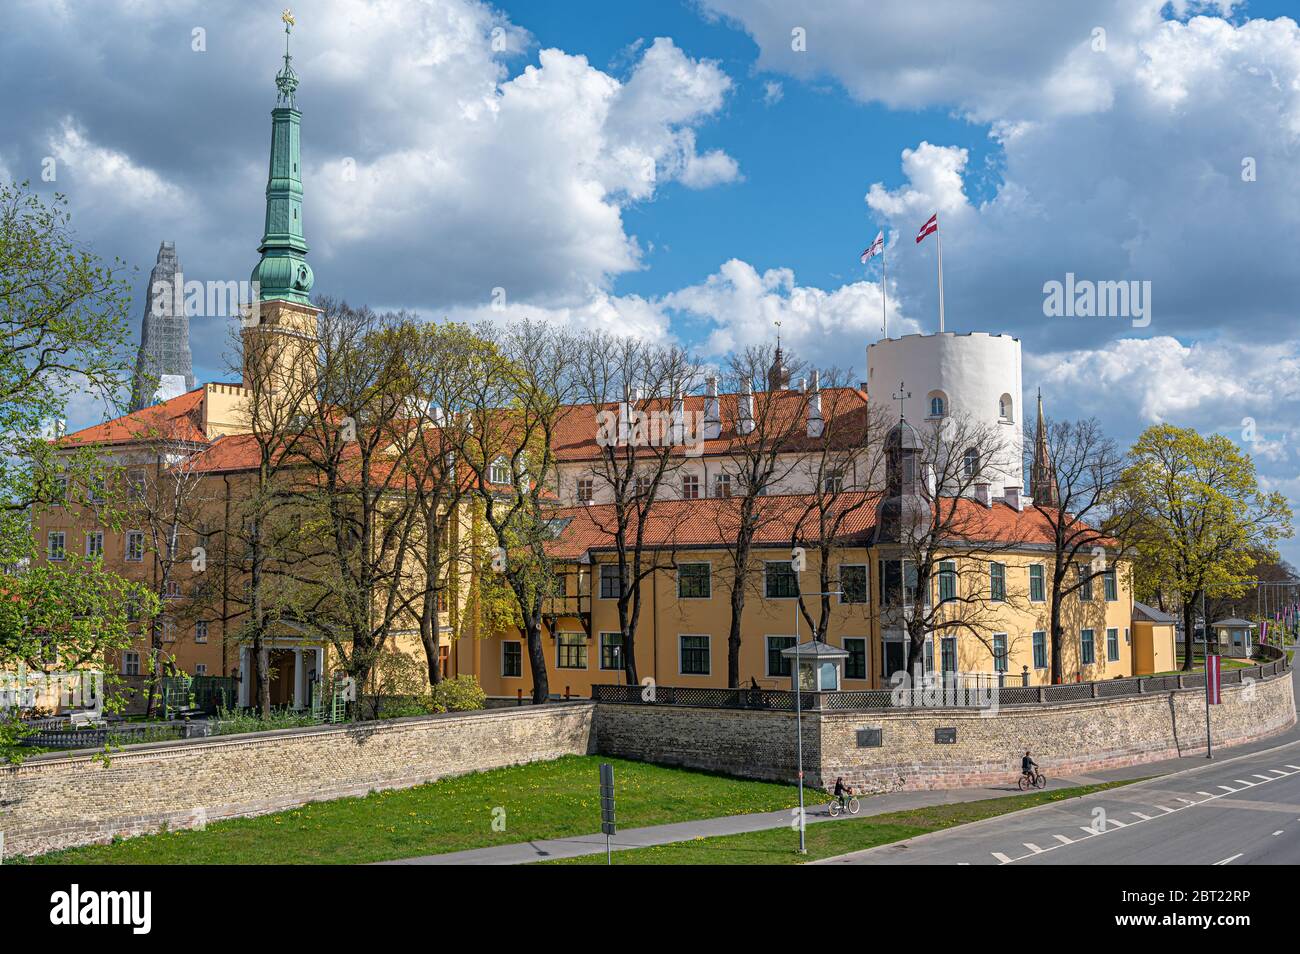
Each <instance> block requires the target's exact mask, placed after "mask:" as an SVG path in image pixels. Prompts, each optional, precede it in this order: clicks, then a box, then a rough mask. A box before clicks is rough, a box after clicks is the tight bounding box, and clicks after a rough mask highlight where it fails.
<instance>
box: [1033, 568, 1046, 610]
mask: <svg viewBox="0 0 1300 954" xmlns="http://www.w3.org/2000/svg"><path fill="white" fill-rule="evenodd" d="M1045 574H1046V570H1045V569H1044V568H1043V564H1041V563H1031V564H1029V600H1030V602H1032V603H1046V602H1047V582H1046V575H1045Z"/></svg>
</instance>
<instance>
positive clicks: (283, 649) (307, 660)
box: [239, 637, 325, 709]
mask: <svg viewBox="0 0 1300 954" xmlns="http://www.w3.org/2000/svg"><path fill="white" fill-rule="evenodd" d="M267 655H268V656H269V658H270V669H271V705H273V706H289V707H290V708H293V709H305V708H307V706H308V705H309V704H310V702H311V700H310V698H309V696H310V691H311V683H312V682H313V681H314V680H316V679H318V678H320V675H321V673H323V672H324V670H325V650H324V648H323V647H321V646H309V645H306V644H304V643H303V642H302V641H300V640H295V639H292V638H283V637H282V638H277V639H274V640H272V641H271V645H270V647H269V648H268V650H267ZM256 665H257V660H256V658H255V657H254V655H253V651H252V647H250V646H248V645H242V646H240V647H239V705H240V706H241V707H247V706H250V705H252V704H253V702H252V694H253V683H254V677H253V674H254V671H255V669H256Z"/></svg>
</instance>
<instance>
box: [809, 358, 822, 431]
mask: <svg viewBox="0 0 1300 954" xmlns="http://www.w3.org/2000/svg"><path fill="white" fill-rule="evenodd" d="M824 427H825V422H823V421H822V391H821V375H820V373H819V372H817V371H816V370H814V371H813V373H812V385H811V387H809V389H808V436H809V437H821V436H822V429H823V428H824Z"/></svg>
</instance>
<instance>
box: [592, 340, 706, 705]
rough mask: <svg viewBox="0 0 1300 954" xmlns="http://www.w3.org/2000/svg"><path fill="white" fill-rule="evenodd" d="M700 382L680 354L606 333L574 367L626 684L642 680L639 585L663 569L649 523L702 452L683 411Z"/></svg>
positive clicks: (691, 363) (687, 358) (690, 363)
mask: <svg viewBox="0 0 1300 954" xmlns="http://www.w3.org/2000/svg"><path fill="white" fill-rule="evenodd" d="M698 376H699V366H698V365H697V363H696V362H695V361H694V359H692V358H691V357H690V356H689V355H687V354H686V352H684V351H682V350H681V349H680V348H677V347H675V346H663V345H658V344H654V343H650V342H645V341H641V340H639V339H636V338H624V337H618V336H615V335H610V334H606V333H604V332H597V333H595V334H592V335H588V336H586V337H585V338H584V339H583V340H582V341H581V343H580V351H579V355H578V358H577V360H576V361H575V365H574V384H575V387H574V397H575V399H576V400H577V401H578V402H579V404H578V406H577V407H576V408H573V409H572V410H571V411H570V413H574V414H582V415H586V414H590V415H591V417H592V424H593V425H594V426H595V428H596V434H597V438H596V443H597V446H598V447H599V456H598V457H597V458H596V459H595V460H594V461H592V463H591V474H592V475H593V480H594V481H595V485H596V487H598V488H600V490H601V491H603V493H601V494H600V496H601V498H602V499H608V501H609V503H610V506H609V508H608V509H607V510H604V511H602V514H607V515H608V518H607V519H605V518H603V517H595V516H593V518H592V519H593V521H594V522H595V523H596V524H597V526H598V527H599V528H600V529H601V530H603V531H604V532H605V533H606V534H607V535H608V537H609V539H610V540H611V542H612V544H613V547H614V557H615V564H614V565H615V566H617V568H618V580H619V587H618V600H617V608H618V624H619V632H620V634H621V640H622V645H621V646H620V647H619V649H620V651H621V654H622V661H623V670H624V672H625V674H626V676H627V680H628V683H629V684H635V683H636V682H637V681H638V677H637V665H636V633H637V622H638V621H639V619H640V616H641V599H642V591H641V584H642V583H643V582H644V581H645V580H646V579H647V578H648V577H650V576H652V575H653V574H654V573H655V572H656V570H659V569H662V568H663V566H664V565H663V564H662V563H661V561H660V557H661V556H662V552H661V551H660V550H659V549H657V548H653V547H648V546H647V544H646V541H645V534H646V527H647V523H648V518H649V516H650V512H651V509H652V508H653V507H654V504H655V500H656V499H658V498H659V497H660V496H661V490H662V488H663V487H664V483H665V481H666V480H669V479H671V477H672V475H674V474H675V473H677V471H679V470H680V469H681V466H682V464H683V462H684V461H685V460H686V455H687V452H688V446H689V447H695V446H699V444H698V437H699V435H698V434H697V433H695V431H696V429H697V426H698V425H695V424H694V423H693V422H691V421H688V420H687V419H686V410H685V396H686V393H687V392H688V391H691V390H693V389H694V387H695V385H696V382H697V380H698ZM668 565H671V564H668Z"/></svg>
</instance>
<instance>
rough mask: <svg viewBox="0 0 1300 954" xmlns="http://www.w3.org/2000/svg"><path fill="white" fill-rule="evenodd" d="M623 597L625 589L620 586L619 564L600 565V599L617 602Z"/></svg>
mask: <svg viewBox="0 0 1300 954" xmlns="http://www.w3.org/2000/svg"><path fill="white" fill-rule="evenodd" d="M622 595H623V587H622V586H620V585H619V575H618V564H617V563H602V564H601V565H600V598H601V599H602V600H616V599H618V598H619V597H620V596H622Z"/></svg>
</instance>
